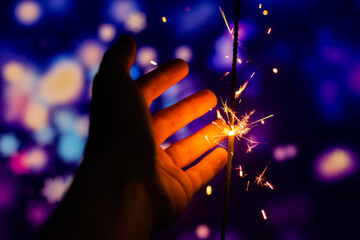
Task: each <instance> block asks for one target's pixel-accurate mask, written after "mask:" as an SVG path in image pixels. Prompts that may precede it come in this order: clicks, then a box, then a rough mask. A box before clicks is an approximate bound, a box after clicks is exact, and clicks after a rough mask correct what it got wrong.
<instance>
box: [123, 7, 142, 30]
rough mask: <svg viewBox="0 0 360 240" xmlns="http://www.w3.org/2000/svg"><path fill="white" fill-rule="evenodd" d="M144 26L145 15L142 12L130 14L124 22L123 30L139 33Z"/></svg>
mask: <svg viewBox="0 0 360 240" xmlns="http://www.w3.org/2000/svg"><path fill="white" fill-rule="evenodd" d="M146 26H147V23H146V15H145V13H142V12H134V13H131V14H130V15H129V18H128V19H127V20H126V22H125V29H126V30H128V31H131V32H133V33H139V32H141V31H142V30H144V29H145V28H146Z"/></svg>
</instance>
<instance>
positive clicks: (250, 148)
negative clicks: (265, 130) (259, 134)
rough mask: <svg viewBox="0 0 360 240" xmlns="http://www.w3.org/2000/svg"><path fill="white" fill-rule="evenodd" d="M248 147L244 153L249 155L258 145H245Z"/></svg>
mask: <svg viewBox="0 0 360 240" xmlns="http://www.w3.org/2000/svg"><path fill="white" fill-rule="evenodd" d="M246 145H247V146H248V148H247V150H246V153H251V151H252V149H253V148H255V147H256V146H257V145H259V143H256V144H255V145H252V146H250V145H249V144H246Z"/></svg>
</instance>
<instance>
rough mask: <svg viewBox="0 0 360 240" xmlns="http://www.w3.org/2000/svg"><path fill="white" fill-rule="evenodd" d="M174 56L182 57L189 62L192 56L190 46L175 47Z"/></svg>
mask: <svg viewBox="0 0 360 240" xmlns="http://www.w3.org/2000/svg"><path fill="white" fill-rule="evenodd" d="M174 56H175V58H180V59H183V60H184V61H185V62H190V61H191V59H192V57H193V53H192V50H191V48H190V47H188V46H180V47H178V48H176V50H175V53H174Z"/></svg>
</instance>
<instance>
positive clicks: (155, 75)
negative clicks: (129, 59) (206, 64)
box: [136, 59, 189, 106]
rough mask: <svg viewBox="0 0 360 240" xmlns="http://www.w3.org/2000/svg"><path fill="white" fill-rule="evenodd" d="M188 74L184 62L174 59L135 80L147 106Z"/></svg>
mask: <svg viewBox="0 0 360 240" xmlns="http://www.w3.org/2000/svg"><path fill="white" fill-rule="evenodd" d="M188 72H189V67H188V65H187V63H186V62H185V61H184V60H181V59H174V60H172V61H170V62H168V63H165V64H163V65H161V66H160V67H158V68H157V69H155V70H153V71H151V72H150V73H148V74H145V75H144V76H142V77H140V78H139V79H138V80H136V84H137V86H138V87H139V89H140V91H141V92H142V95H143V97H144V99H145V102H146V104H147V106H150V104H151V102H152V101H153V100H154V99H156V98H157V97H158V96H160V95H161V94H162V93H163V92H165V91H166V89H168V88H169V87H171V86H172V85H174V84H176V83H177V82H179V81H180V80H181V79H183V78H184V77H185V76H186V75H187V74H188Z"/></svg>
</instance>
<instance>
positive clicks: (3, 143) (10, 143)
mask: <svg viewBox="0 0 360 240" xmlns="http://www.w3.org/2000/svg"><path fill="white" fill-rule="evenodd" d="M19 146H20V141H19V140H18V138H17V137H16V136H15V135H14V134H13V133H8V134H4V135H1V136H0V153H1V155H2V156H3V157H9V156H11V155H13V154H14V153H16V152H17V150H18V148H19Z"/></svg>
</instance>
